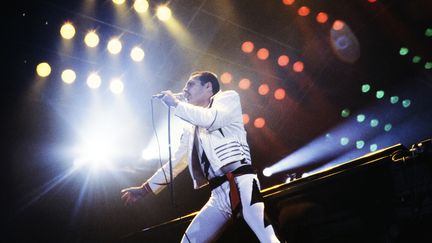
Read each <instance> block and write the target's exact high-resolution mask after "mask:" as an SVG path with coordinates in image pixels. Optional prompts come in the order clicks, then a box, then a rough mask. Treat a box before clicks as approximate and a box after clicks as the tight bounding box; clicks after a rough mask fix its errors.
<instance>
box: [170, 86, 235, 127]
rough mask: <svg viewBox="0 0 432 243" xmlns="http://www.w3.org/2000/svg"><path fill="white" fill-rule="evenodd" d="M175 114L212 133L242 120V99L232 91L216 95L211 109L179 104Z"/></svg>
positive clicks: (183, 103) (184, 103)
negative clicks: (236, 120) (237, 120)
mask: <svg viewBox="0 0 432 243" xmlns="http://www.w3.org/2000/svg"><path fill="white" fill-rule="evenodd" d="M174 114H175V115H176V116H178V117H180V118H182V119H184V120H186V121H187V122H189V123H191V124H193V125H196V126H199V127H203V128H206V129H208V130H210V131H212V130H217V129H219V128H221V127H223V126H226V125H228V124H230V123H232V122H233V121H235V119H239V118H240V119H241V117H242V114H241V105H240V97H239V95H238V93H237V92H235V91H233V90H230V91H225V92H221V93H218V94H216V95H215V96H214V97H213V103H212V105H211V107H210V108H204V107H199V106H195V105H191V104H188V103H186V102H179V103H178V105H177V107H176V108H174Z"/></svg>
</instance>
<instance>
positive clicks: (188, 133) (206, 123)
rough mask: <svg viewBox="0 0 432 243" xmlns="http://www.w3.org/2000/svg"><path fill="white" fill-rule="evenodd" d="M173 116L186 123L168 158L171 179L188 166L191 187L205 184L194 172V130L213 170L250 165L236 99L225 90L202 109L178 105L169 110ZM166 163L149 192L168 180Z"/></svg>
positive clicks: (151, 182) (203, 179)
mask: <svg viewBox="0 0 432 243" xmlns="http://www.w3.org/2000/svg"><path fill="white" fill-rule="evenodd" d="M172 109H173V112H174V114H175V115H176V116H178V117H180V118H181V119H183V120H185V121H187V122H188V123H190V125H189V126H186V127H185V128H184V129H183V134H182V136H181V141H180V146H179V148H178V149H177V151H176V152H175V153H174V155H173V157H172V159H171V160H172V168H173V176H174V177H175V176H177V175H178V174H179V173H180V172H181V171H183V170H184V169H185V168H186V166H188V165H189V172H190V174H191V176H192V179H193V183H194V188H195V189H198V188H200V187H202V186H205V185H207V184H208V181H207V179H206V178H205V177H204V176H203V174H202V172H200V171H197V170H194V169H193V166H192V163H193V162H195V161H192V159H193V156H192V150H193V146H194V134H195V129H198V131H197V134H198V137H199V139H200V141H201V146H202V149H203V150H204V152H205V153H206V156H207V158H208V160H209V162H210V166H211V167H212V169H213V170H214V171H217V170H219V169H220V168H221V167H223V166H224V165H227V164H229V163H231V162H235V161H241V160H243V159H244V161H245V162H246V163H247V164H251V158H250V152H249V146H248V144H247V140H246V131H245V129H244V126H243V120H242V109H241V103H240V97H239V95H238V93H237V92H235V91H232V90H229V91H224V92H218V93H217V94H215V95H214V96H213V97H212V98H211V102H210V105H209V106H208V107H206V108H203V107H198V106H194V105H191V104H188V103H186V102H179V103H178V105H177V107H175V108H172ZM169 175H170V171H169V163H166V164H165V165H164V166H163V167H162V168H160V169H159V170H158V171H157V172H156V173H155V174H154V175H153V176H152V177H151V178H150V179H149V180H148V183H149V186H150V188H151V189H152V190H153V192H155V193H158V192H160V191H161V190H162V189H163V188H164V187H165V186H166V184H167V182H168V181H169Z"/></svg>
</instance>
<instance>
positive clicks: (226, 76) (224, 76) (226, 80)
mask: <svg viewBox="0 0 432 243" xmlns="http://www.w3.org/2000/svg"><path fill="white" fill-rule="evenodd" d="M220 80H221V82H222V83H223V84H229V83H231V81H232V75H231V73H228V72H225V73H222V75H221V77H220Z"/></svg>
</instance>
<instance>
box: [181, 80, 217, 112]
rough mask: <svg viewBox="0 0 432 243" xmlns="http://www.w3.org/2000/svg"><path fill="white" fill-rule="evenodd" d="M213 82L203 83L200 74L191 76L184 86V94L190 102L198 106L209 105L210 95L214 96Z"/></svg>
mask: <svg viewBox="0 0 432 243" xmlns="http://www.w3.org/2000/svg"><path fill="white" fill-rule="evenodd" d="M209 90H211V84H210V83H205V84H204V85H201V81H200V80H199V79H198V76H195V77H190V78H189V80H188V81H187V82H186V85H185V87H184V88H183V92H184V96H185V98H186V99H187V100H188V103H190V104H192V105H197V106H207V105H208V103H209V101H210V97H211V96H212V92H211V91H210V93H209Z"/></svg>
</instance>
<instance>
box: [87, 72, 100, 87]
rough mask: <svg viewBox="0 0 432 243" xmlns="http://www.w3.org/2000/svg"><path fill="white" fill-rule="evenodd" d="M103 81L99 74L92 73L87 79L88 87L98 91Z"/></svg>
mask: <svg viewBox="0 0 432 243" xmlns="http://www.w3.org/2000/svg"><path fill="white" fill-rule="evenodd" d="M101 83H102V81H101V78H100V76H99V75H98V74H97V73H92V74H90V75H89V76H88V78H87V85H88V86H89V87H90V88H91V89H97V88H99V86H100V85H101Z"/></svg>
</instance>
